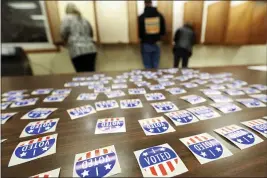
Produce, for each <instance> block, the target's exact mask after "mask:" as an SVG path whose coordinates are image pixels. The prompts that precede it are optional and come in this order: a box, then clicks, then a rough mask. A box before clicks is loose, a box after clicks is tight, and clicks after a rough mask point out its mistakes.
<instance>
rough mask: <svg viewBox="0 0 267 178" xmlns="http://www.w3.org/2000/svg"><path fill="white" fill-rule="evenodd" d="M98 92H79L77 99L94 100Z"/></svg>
mask: <svg viewBox="0 0 267 178" xmlns="http://www.w3.org/2000/svg"><path fill="white" fill-rule="evenodd" d="M97 96H98V93H81V94H80V95H79V96H78V97H77V100H79V101H88V100H96V98H97Z"/></svg>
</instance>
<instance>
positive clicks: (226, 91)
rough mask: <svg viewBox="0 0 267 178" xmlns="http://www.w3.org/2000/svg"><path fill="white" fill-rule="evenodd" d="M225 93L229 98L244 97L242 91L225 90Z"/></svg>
mask: <svg viewBox="0 0 267 178" xmlns="http://www.w3.org/2000/svg"><path fill="white" fill-rule="evenodd" d="M225 93H227V94H228V95H230V96H240V95H245V93H244V92H243V91H241V90H235V89H230V90H225Z"/></svg>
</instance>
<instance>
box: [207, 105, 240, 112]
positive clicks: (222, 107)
mask: <svg viewBox="0 0 267 178" xmlns="http://www.w3.org/2000/svg"><path fill="white" fill-rule="evenodd" d="M210 105H211V106H213V107H215V108H216V109H218V110H220V111H221V112H223V113H225V114H228V113H232V112H237V111H241V110H242V109H241V108H240V107H239V106H237V105H235V104H234V103H212V104H210Z"/></svg>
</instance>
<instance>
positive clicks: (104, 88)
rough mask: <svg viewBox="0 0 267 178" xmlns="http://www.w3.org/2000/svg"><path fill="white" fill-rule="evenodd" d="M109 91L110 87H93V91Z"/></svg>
mask: <svg viewBox="0 0 267 178" xmlns="http://www.w3.org/2000/svg"><path fill="white" fill-rule="evenodd" d="M110 91H111V88H110V87H101V88H95V89H94V92H95V93H105V92H110Z"/></svg>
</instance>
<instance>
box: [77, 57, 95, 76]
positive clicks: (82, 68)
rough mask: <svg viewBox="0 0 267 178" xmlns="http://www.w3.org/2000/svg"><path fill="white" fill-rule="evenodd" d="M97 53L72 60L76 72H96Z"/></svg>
mask: <svg viewBox="0 0 267 178" xmlns="http://www.w3.org/2000/svg"><path fill="white" fill-rule="evenodd" d="M95 61H96V53H89V54H84V55H80V56H77V57H74V58H72V63H73V65H74V68H75V70H76V72H94V71H95Z"/></svg>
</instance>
